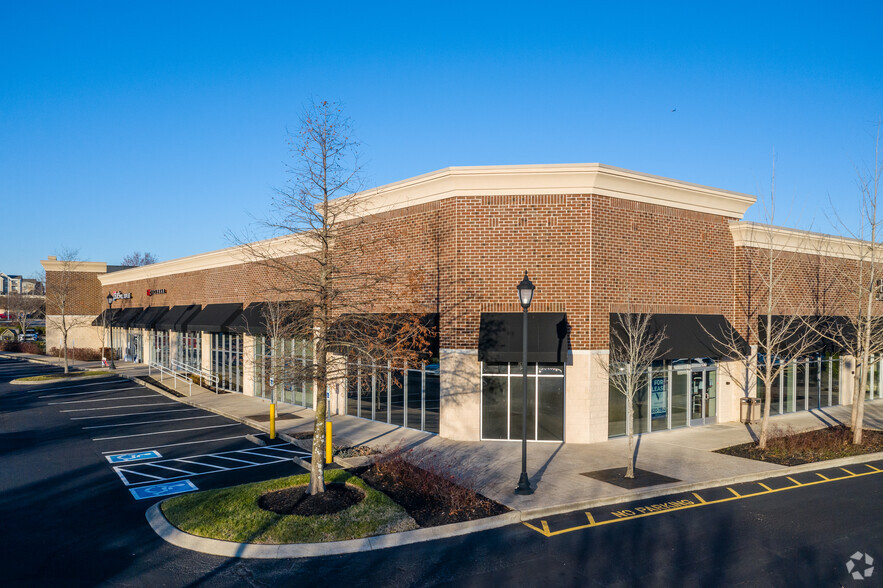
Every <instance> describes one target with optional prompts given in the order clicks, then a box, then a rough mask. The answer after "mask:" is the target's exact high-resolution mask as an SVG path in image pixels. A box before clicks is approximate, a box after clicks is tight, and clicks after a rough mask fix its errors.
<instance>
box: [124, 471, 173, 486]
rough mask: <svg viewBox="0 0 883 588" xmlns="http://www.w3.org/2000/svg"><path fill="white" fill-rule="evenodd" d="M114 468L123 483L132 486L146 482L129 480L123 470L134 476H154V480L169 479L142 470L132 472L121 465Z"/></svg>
mask: <svg viewBox="0 0 883 588" xmlns="http://www.w3.org/2000/svg"><path fill="white" fill-rule="evenodd" d="M113 469H114V470H115V471H116V473H117V475H118V476H119V477H120V479H122V481H123V484H125V485H126V486H131V485H132V484H143V483H144V482H129V479H128V478H126V476H125V475H123V473H122V472H126V473H128V474H132V475H133V476H144V477H145V478H153V479H154V480H160V481H162V480H167V479H168V478H163V477H162V476H151V475H150V474H142V473H140V472H130V471H129V470H128V469H126V468H124V467H120V466H116V467H114V468H113ZM181 477H182V478H183V477H185V476H181Z"/></svg>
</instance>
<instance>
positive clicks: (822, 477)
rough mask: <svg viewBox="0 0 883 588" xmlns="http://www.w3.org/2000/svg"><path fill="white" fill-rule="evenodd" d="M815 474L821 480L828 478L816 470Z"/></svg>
mask: <svg viewBox="0 0 883 588" xmlns="http://www.w3.org/2000/svg"><path fill="white" fill-rule="evenodd" d="M816 475H817V476H818V477H820V478H821V479H823V480H827V479H828V478H826V477H825V476H823V475H822V474H820V473H818V472H816Z"/></svg>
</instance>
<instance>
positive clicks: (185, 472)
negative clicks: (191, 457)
mask: <svg viewBox="0 0 883 588" xmlns="http://www.w3.org/2000/svg"><path fill="white" fill-rule="evenodd" d="M148 465H151V466H153V467H155V468H162V469H164V470H172V471H173V472H181V473H182V474H187V475H188V476H193V475H195V474H194V473H193V472H191V471H189V470H182V469H180V468H173V467H172V466H164V465H159V464H158V463H149V464H148Z"/></svg>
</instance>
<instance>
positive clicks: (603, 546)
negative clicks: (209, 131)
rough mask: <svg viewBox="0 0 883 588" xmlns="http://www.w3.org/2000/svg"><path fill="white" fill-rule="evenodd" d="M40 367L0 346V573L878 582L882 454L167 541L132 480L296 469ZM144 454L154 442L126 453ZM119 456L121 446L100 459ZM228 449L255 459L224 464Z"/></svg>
mask: <svg viewBox="0 0 883 588" xmlns="http://www.w3.org/2000/svg"><path fill="white" fill-rule="evenodd" d="M53 371H57V370H56V369H55V368H52V367H49V366H35V365H34V364H26V363H25V362H22V361H20V360H14V359H9V358H6V357H4V358H0V460H2V462H0V463H2V471H3V475H2V477H0V520H2V521H3V526H2V531H0V534H2V535H0V536H2V538H3V549H2V550H0V566H2V567H0V569H2V570H3V576H2V577H3V583H4V585H9V586H21V585H29V586H50V585H51V586H101V585H108V586H202V585H206V586H271V585H296V584H300V583H305V582H309V583H317V582H321V583H324V584H343V583H345V584H346V585H353V586H375V585H393V586H426V585H450V586H498V585H500V584H518V585H527V586H535V585H546V584H549V583H553V582H554V583H557V584H559V585H565V586H575V585H598V586H687V585H689V586H694V585H695V586H734V585H735V586H826V585H829V586H840V585H846V586H851V585H854V586H880V585H883V582H881V578H883V575H881V574H883V572H881V571H880V570H871V568H872V567H874V566H873V565H871V564H869V563H868V561H869V558H870V560H871V561H873V560H875V559H876V560H877V561H883V560H881V559H880V558H883V551H880V547H879V546H880V545H883V524H881V523H883V512H881V509H880V508H879V505H880V504H883V500H881V499H883V490H881V488H883V485H881V483H880V482H881V480H883V462H880V461H879V460H873V459H872V460H869V461H868V462H867V463H861V464H852V465H849V466H846V467H844V468H830V469H823V470H819V471H817V472H803V473H800V474H792V475H783V474H781V473H780V474H779V475H776V473H773V472H771V473H770V476H772V477H770V478H766V479H763V480H758V481H755V482H750V483H746V484H740V485H729V486H726V485H725V486H722V487H714V488H705V489H702V490H696V491H695V492H687V493H683V492H681V493H677V494H672V495H669V496H658V497H653V498H647V499H645V500H642V501H629V502H623V503H621V504H613V505H606V506H597V507H592V508H586V509H583V510H578V511H575V512H570V513H567V514H561V515H555V516H548V517H540V518H536V519H532V520H530V521H526V523H521V524H515V525H510V526H507V527H503V528H499V529H494V530H490V531H484V532H480V533H475V534H471V535H465V536H461V537H454V538H450V539H443V540H439V541H433V542H428V543H419V544H413V545H407V546H402V547H396V548H391V549H385V550H382V551H377V552H368V553H355V554H350V555H341V556H330V557H321V558H312V559H282V560H242V559H236V558H223V557H217V556H210V555H205V554H201V553H198V552H193V551H188V550H184V549H179V548H177V547H174V546H171V545H169V544H168V543H165V542H164V541H162V540H161V539H159V537H157V536H156V534H155V533H154V532H153V531H152V530H151V529H150V527H149V526H148V525H147V522H146V519H145V511H146V509H147V508H148V507H149V506H150V505H152V504H154V503H156V502H157V501H158V500H159V498H155V497H148V498H142V499H138V498H137V497H136V496H134V495H133V493H132V492H131V490H132V489H136V488H148V487H151V486H163V485H168V484H171V483H175V482H177V481H180V480H189V481H191V482H192V483H193V484H194V485H195V486H197V487H198V488H199V489H205V488H216V487H223V486H227V485H230V484H234V483H241V482H248V481H254V480H259V479H267V478H272V477H278V476H281V475H289V474H293V473H299V472H302V471H303V470H301V469H300V468H298V467H297V466H296V465H294V464H293V463H292V462H290V461H288V460H284V461H278V460H275V459H274V458H269V457H264V458H261V457H260V456H261V455H262V454H263V453H264V452H265V451H267V450H266V449H263V448H260V447H259V446H257V445H255V444H253V443H251V442H250V441H249V440H248V439H247V438H246V435H249V434H252V433H255V432H256V431H255V429H253V428H250V427H248V426H245V425H243V424H242V423H240V422H238V421H234V420H230V419H227V418H225V417H222V416H219V415H216V414H214V413H210V412H207V411H204V410H202V409H200V408H198V407H193V406H188V405H185V404H180V403H177V402H175V401H174V400H172V399H169V398H167V397H165V396H163V395H161V394H158V393H154V392H152V391H150V390H147V389H146V388H143V387H141V386H137V385H135V384H133V383H132V382H131V381H128V380H124V379H121V378H117V377H108V378H101V379H95V380H89V381H83V382H68V381H65V382H59V383H53V384H47V385H30V386H16V385H10V384H8V383H7V382H8V381H9V380H10V379H12V378H13V377H21V376H22V375H23V374H24V373H28V374H29V375H35V374H36V373H49V372H53ZM164 411H169V412H164ZM176 419H181V420H176ZM148 421H161V422H148ZM149 451H157V452H158V453H160V454H161V456H160V457H150V458H139V456H138V455H137V454H139V453H142V452H149ZM278 451H279V450H276V452H278ZM228 452H229V453H228ZM243 452H244V453H243ZM270 452H271V453H270V454H268V455H271V454H275V455H284V454H278V453H274V450H272V449H271V450H270ZM120 455H122V456H134V457H133V458H132V459H131V460H130V461H129V460H127V461H123V462H121V463H111V461H110V460H109V459H108V456H120ZM224 455H226V456H228V457H232V458H233V460H235V459H240V460H241V461H242V462H263V461H266V463H255V465H250V466H247V467H243V468H234V467H229V466H232V465H234V464H236V462H235V461H232V460H230V459H227V460H226V461H225V459H224ZM182 460H183V461H182ZM139 464H141V465H139ZM144 464H159V466H165V468H163V467H157V466H153V467H152V469H147V468H145V469H140V470H139V468H142V466H143V465H144ZM209 464H211V465H209ZM212 465H213V466H214V467H212ZM241 465H247V464H241ZM188 468H189V469H188ZM175 470H183V471H185V472H187V474H186V475H181V472H180V471H178V472H176V471H175ZM138 471H140V472H141V474H146V475H140V477H139V474H138ZM150 476H154V477H155V478H151V477H150ZM156 478H162V479H161V480H157V479H156ZM850 562H851V567H850ZM869 570H870V575H869V576H867V577H865V576H864V575H863V576H862V580H857V579H855V578H854V577H853V574H855V573H859V574H867V573H868V572H869Z"/></svg>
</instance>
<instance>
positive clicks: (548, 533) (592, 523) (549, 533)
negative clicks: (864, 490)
mask: <svg viewBox="0 0 883 588" xmlns="http://www.w3.org/2000/svg"><path fill="white" fill-rule="evenodd" d="M865 465H867V464H865ZM869 467H872V466H869ZM872 469H873V470H874V471H871V472H863V473H860V474H852V476H849V477H846V476H845V477H843V478H832V479H829V478H825V479H823V480H816V481H815V482H806V483H800V482H798V481H797V480H795V479H794V478H791V477H790V476H786V477H787V479H788V480H791V482H793V483H794V486H786V487H784V488H776V489H769V487H768V486H766V485H764V484H762V483H760V482H758V484H759V485H760V486H763V487H764V488H767V490H766V491H765V492H758V493H756V494H747V495H744V496H740V495H739V494H737V493H736V491H735V490H733V489H732V488H727V489H728V490H729V491H730V492H732V493H733V494H735V496H730V497H727V498H720V499H718V500H704V499H703V498H702V497H701V496H699V495H698V494H696V493H695V492H692V494H693V496H695V497H696V500H698V501H699V503H698V504H687V505H684V506H678V507H675V508H669V509H666V510H658V511H653V512H645V513H641V514H636V515H633V516H630V517H622V518H613V519H609V520H606V521H600V522H598V521H595V519H594V517H592V515H591V513H586V515H588V518H589V521H590V523H589V524H587V525H578V526H576V527H570V528H568V529H561V530H559V531H550V530H549V524H548V523H547V522H546V521H545V520H544V521H541V523H542V526H543V528H542V529H539V528H537V527H535V526H534V525H531V524H530V523H523V524H524V525H525V526H527V527H529V528H531V529H533V530H534V531H536V532H538V533H540V534H541V535H543V536H545V537H553V536H555V535H563V534H564V533H571V532H573V531H580V530H582V529H589V528H592V527H600V526H601V525H608V524H610V523H619V522H622V521H629V520H632V519H641V518H644V517H649V516H654V515H660V514H665V513H667V512H675V511H678V510H687V509H690V508H696V507H699V506H705V505H709V504H720V503H722V502H730V501H732V500H744V499H745V498H751V497H753V496H761V495H764V494H772V493H774V492H784V491H786V490H794V489H795V488H797V487H802V486H815V485H816V484H828V483H830V482H837V481H839V480H849V479H851V478H859V477H862V476H871V475H874V474H879V473H883V470H880V469H878V468H873V467H872Z"/></svg>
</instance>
